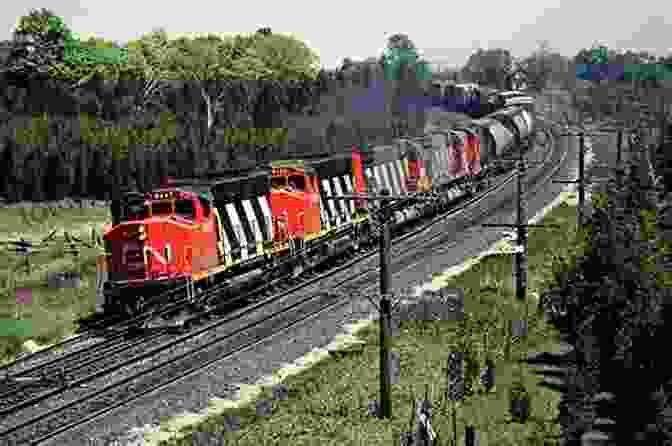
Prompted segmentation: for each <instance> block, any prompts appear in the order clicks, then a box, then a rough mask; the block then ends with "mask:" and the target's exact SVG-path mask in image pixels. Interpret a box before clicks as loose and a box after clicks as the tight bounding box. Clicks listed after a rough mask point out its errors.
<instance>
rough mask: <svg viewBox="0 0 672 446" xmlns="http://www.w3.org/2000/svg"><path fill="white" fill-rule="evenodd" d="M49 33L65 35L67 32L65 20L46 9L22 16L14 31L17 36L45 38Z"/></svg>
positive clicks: (32, 11)
mask: <svg viewBox="0 0 672 446" xmlns="http://www.w3.org/2000/svg"><path fill="white" fill-rule="evenodd" d="M49 31H52V32H60V33H64V32H65V31H66V28H65V25H64V24H63V19H61V18H60V17H58V16H56V15H55V14H54V13H53V12H51V11H50V10H48V9H46V8H42V9H40V10H37V9H31V10H30V11H29V12H28V15H24V16H21V17H20V18H19V22H18V24H17V26H16V28H15V30H14V33H15V35H17V34H33V35H37V36H45V35H46V34H47V33H48V32H49Z"/></svg>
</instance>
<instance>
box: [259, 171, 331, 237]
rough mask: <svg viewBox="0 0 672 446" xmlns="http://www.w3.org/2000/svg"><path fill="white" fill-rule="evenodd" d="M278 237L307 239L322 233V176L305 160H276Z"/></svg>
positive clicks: (273, 182)
mask: <svg viewBox="0 0 672 446" xmlns="http://www.w3.org/2000/svg"><path fill="white" fill-rule="evenodd" d="M271 175H272V176H271V209H272V212H273V225H274V227H275V229H276V231H275V238H274V241H275V242H276V243H285V242H287V241H288V240H290V239H298V240H306V239H311V238H313V237H316V236H318V235H319V233H320V204H319V196H318V193H319V188H318V181H319V179H318V177H317V175H316V173H315V172H314V171H313V170H312V169H310V168H308V167H306V166H305V165H304V164H303V162H302V161H291V162H282V161H278V162H274V163H272V174H271Z"/></svg>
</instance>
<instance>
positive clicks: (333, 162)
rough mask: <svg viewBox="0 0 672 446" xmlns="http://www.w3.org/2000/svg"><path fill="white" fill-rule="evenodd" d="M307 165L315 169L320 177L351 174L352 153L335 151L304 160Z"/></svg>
mask: <svg viewBox="0 0 672 446" xmlns="http://www.w3.org/2000/svg"><path fill="white" fill-rule="evenodd" d="M304 162H305V163H306V166H307V167H310V168H312V169H314V170H315V172H316V173H317V175H318V176H319V177H320V178H332V177H335V176H343V175H350V174H352V153H351V152H345V153H335V154H331V155H329V156H327V157H323V158H319V159H306V160H304Z"/></svg>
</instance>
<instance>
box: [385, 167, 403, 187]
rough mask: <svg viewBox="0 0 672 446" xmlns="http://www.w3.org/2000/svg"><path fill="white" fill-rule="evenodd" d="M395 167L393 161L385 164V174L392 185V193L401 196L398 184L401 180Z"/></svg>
mask: <svg viewBox="0 0 672 446" xmlns="http://www.w3.org/2000/svg"><path fill="white" fill-rule="evenodd" d="M396 167H397V166H396V162H394V161H390V162H389V163H387V164H385V168H386V169H387V174H388V176H389V178H390V181H391V183H392V192H393V193H394V194H396V195H401V185H400V184H399V183H400V182H401V180H400V178H399V172H398V171H397V168H396Z"/></svg>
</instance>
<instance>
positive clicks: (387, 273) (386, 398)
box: [327, 189, 436, 418]
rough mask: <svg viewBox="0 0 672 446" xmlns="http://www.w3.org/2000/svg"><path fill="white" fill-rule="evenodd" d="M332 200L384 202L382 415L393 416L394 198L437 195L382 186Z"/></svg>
mask: <svg viewBox="0 0 672 446" xmlns="http://www.w3.org/2000/svg"><path fill="white" fill-rule="evenodd" d="M327 199H328V200H346V201H360V200H374V201H380V202H381V206H380V210H379V215H380V217H381V218H380V220H381V223H382V224H381V226H382V228H381V229H382V231H381V236H380V243H379V248H380V305H379V306H378V311H379V312H380V408H381V410H380V417H381V418H391V417H392V396H391V393H392V382H391V381H392V380H391V373H390V329H391V322H392V311H394V309H395V308H396V306H397V305H398V302H397V303H394V304H393V303H392V302H391V300H390V295H391V293H390V288H391V282H392V271H391V270H390V265H391V260H390V257H391V254H390V250H391V245H392V235H391V232H392V230H391V229H392V228H391V220H392V215H391V209H390V207H391V204H392V202H394V201H407V202H435V201H436V199H435V198H423V197H415V196H412V195H401V196H392V195H390V191H389V190H387V189H382V190H381V191H380V194H379V195H376V194H360V193H357V194H345V195H340V196H327Z"/></svg>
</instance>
